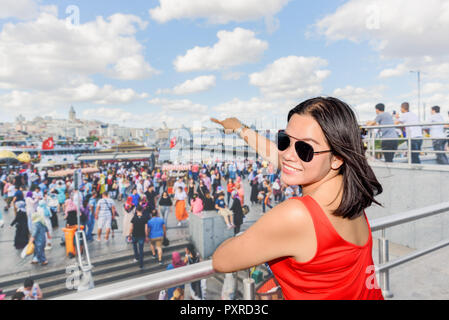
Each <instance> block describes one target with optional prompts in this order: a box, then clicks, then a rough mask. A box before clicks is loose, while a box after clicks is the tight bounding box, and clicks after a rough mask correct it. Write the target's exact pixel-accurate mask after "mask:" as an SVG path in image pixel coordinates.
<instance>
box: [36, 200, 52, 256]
mask: <svg viewBox="0 0 449 320" xmlns="http://www.w3.org/2000/svg"><path fill="white" fill-rule="evenodd" d="M37 211H38V212H39V213H40V214H41V215H43V216H44V222H45V225H46V227H47V229H48V234H50V236H51V235H52V234H53V228H52V226H51V220H50V218H51V212H50V209H49V208H48V206H47V202H46V201H45V200H40V201H39V204H38V207H37ZM46 244H47V249H51V240H50V239H49V238H47V239H46Z"/></svg>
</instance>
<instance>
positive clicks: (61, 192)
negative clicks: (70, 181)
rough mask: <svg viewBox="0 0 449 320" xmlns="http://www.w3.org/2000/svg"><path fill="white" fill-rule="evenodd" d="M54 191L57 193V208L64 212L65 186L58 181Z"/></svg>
mask: <svg viewBox="0 0 449 320" xmlns="http://www.w3.org/2000/svg"><path fill="white" fill-rule="evenodd" d="M56 191H58V202H59V208H60V209H61V210H62V212H64V209H65V208H64V202H65V192H66V186H65V184H64V182H63V181H62V180H58V182H57V183H56Z"/></svg>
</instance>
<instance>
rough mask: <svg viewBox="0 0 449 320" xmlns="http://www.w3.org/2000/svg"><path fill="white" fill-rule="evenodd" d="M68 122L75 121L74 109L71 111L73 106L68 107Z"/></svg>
mask: <svg viewBox="0 0 449 320" xmlns="http://www.w3.org/2000/svg"><path fill="white" fill-rule="evenodd" d="M69 120H70V121H75V120H76V112H75V109H73V106H71V107H70V111H69Z"/></svg>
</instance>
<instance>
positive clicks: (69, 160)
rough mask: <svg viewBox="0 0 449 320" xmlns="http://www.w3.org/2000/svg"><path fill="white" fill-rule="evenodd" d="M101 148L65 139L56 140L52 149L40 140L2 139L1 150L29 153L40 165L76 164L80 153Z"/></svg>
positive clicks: (33, 160) (16, 153) (91, 151)
mask: <svg viewBox="0 0 449 320" xmlns="http://www.w3.org/2000/svg"><path fill="white" fill-rule="evenodd" d="M101 149H102V147H96V146H94V145H93V144H91V143H68V142H67V141H65V140H62V141H55V144H54V148H53V149H51V150H46V149H43V148H42V142H40V141H39V142H31V141H25V140H23V141H0V151H3V150H6V151H10V152H13V153H14V154H15V155H16V156H19V155H20V154H22V153H28V154H29V155H30V157H31V161H32V162H33V163H34V165H35V166H38V167H46V166H54V165H61V166H63V165H69V164H76V163H78V161H77V157H79V156H80V155H85V154H92V153H95V152H98V151H99V150H101Z"/></svg>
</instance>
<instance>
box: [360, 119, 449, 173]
mask: <svg viewBox="0 0 449 320" xmlns="http://www.w3.org/2000/svg"><path fill="white" fill-rule="evenodd" d="M432 126H449V122H430V123H419V124H399V125H375V126H361V128H362V129H366V130H368V135H367V136H366V137H365V138H364V139H363V141H364V142H365V143H366V144H367V152H368V153H369V154H370V156H371V157H372V158H376V154H379V153H380V154H384V153H392V152H393V153H395V155H400V154H402V153H405V154H406V156H407V163H408V164H412V154H413V153H418V154H420V153H428V154H446V153H447V151H444V150H434V149H433V147H432V148H427V149H425V150H423V149H422V147H420V148H419V149H420V150H413V149H412V141H419V140H421V141H423V142H424V141H429V140H430V141H434V140H448V138H447V137H445V138H433V137H425V136H424V135H423V137H421V138H411V137H410V136H407V137H405V138H404V137H400V136H398V138H382V137H379V136H377V130H379V129H387V128H394V129H401V128H409V127H420V128H421V129H429V128H430V127H432ZM446 129H447V128H446ZM446 129H444V130H446ZM376 141H380V142H382V141H398V144H401V142H407V149H396V150H386V149H382V148H381V149H379V148H376Z"/></svg>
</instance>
